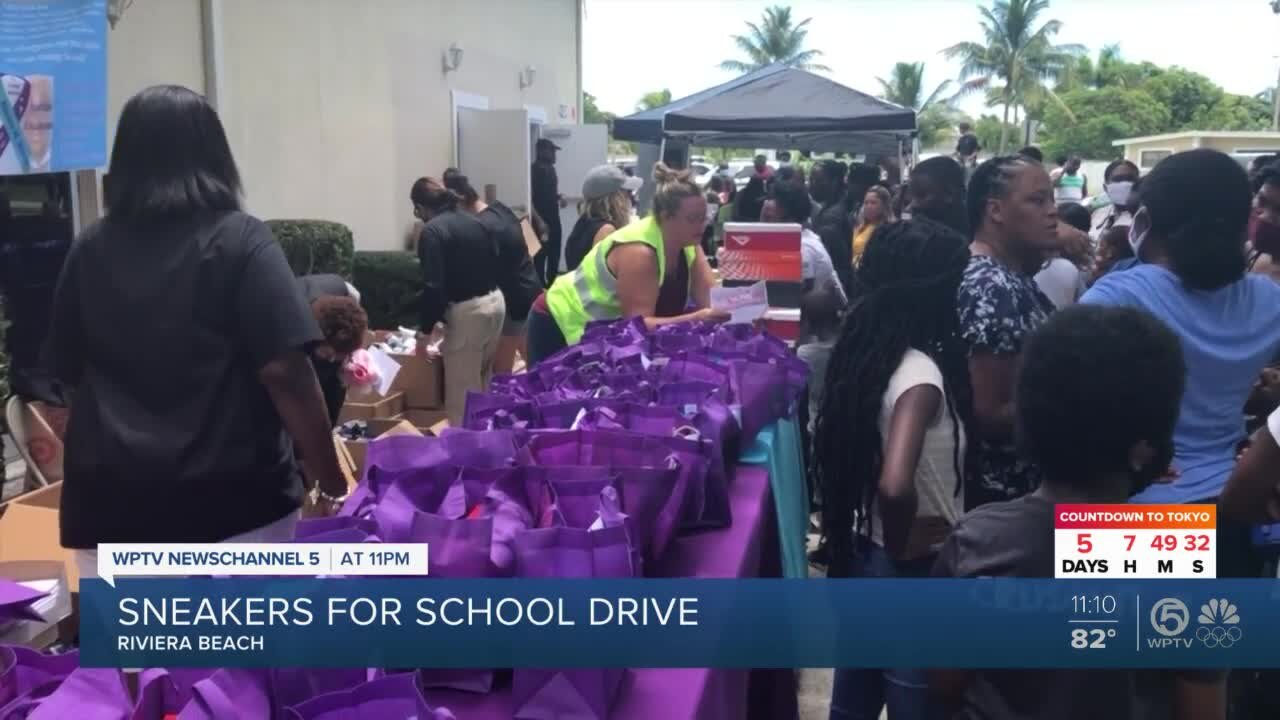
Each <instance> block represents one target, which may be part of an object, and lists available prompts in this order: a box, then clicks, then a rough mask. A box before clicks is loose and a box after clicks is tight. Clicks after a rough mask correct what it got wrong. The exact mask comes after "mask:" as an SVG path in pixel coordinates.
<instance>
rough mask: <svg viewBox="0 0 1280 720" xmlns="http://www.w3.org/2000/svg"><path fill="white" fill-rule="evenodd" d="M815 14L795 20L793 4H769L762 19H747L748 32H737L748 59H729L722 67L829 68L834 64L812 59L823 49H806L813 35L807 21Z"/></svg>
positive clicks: (735, 38) (747, 69) (744, 69)
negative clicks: (796, 21) (825, 63)
mask: <svg viewBox="0 0 1280 720" xmlns="http://www.w3.org/2000/svg"><path fill="white" fill-rule="evenodd" d="M810 20H813V18H805V19H804V20H802V21H800V23H799V24H796V25H792V24H791V8H790V7H789V6H785V7H784V6H782V5H775V6H773V7H770V8H765V11H764V17H763V18H762V22H761V23H760V24H759V25H757V24H755V23H753V22H748V23H747V28H748V29H749V32H748V33H747V34H746V35H734V36H733V42H734V43H735V44H736V45H737V46H738V49H740V50H742V52H744V53H746V56H747V59H746V60H725V61H724V62H722V63H720V69H721V70H730V71H733V72H743V73H745V72H751V71H752V70H759V69H760V68H762V67H765V66H766V65H772V64H773V63H777V62H780V63H785V64H787V65H790V66H792V67H798V68H800V69H801V70H827V71H830V70H831V68H829V67H827V66H826V65H821V64H818V63H815V62H812V61H813V60H814V59H816V58H818V57H819V56H821V55H822V51H821V50H805V49H804V40H805V38H806V37H807V36H808V35H809V31H808V30H806V29H805V25H808V24H809V21H810Z"/></svg>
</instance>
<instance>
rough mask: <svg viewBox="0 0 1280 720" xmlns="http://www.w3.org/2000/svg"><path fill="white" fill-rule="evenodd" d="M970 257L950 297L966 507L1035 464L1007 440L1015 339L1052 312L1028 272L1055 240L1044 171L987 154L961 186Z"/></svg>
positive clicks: (1022, 477) (1021, 485) (1014, 490)
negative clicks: (964, 413)
mask: <svg viewBox="0 0 1280 720" xmlns="http://www.w3.org/2000/svg"><path fill="white" fill-rule="evenodd" d="M967 211H968V220H969V227H970V228H972V229H973V242H972V244H971V245H970V247H969V249H970V251H971V252H972V258H971V259H970V260H969V267H968V268H967V269H966V270H965V274H964V278H963V280H962V281H961V283H960V290H959V294H958V299H957V306H958V312H959V313H960V332H961V335H962V336H963V338H964V340H965V342H967V343H968V346H969V377H970V382H971V384H972V386H973V411H974V428H973V431H974V434H975V437H973V438H972V440H971V442H970V444H969V448H970V452H969V463H968V472H967V473H966V487H965V508H966V509H971V508H974V507H977V506H979V505H982V504H985V503H988V502H995V501H1001V500H1011V499H1013V498H1016V497H1019V496H1021V495H1025V494H1026V493H1028V492H1030V491H1031V490H1034V489H1035V488H1036V486H1037V485H1039V473H1038V471H1037V470H1036V468H1035V467H1034V466H1032V465H1029V464H1028V463H1025V462H1023V461H1021V460H1020V459H1019V458H1018V455H1017V451H1016V450H1015V449H1014V444H1013V387H1014V376H1015V374H1016V370H1017V366H1018V360H1019V357H1020V356H1021V354H1022V347H1023V343H1024V342H1026V339H1027V338H1028V337H1029V336H1030V335H1031V333H1032V332H1033V331H1034V330H1035V329H1036V328H1038V327H1039V326H1040V325H1041V324H1042V323H1043V322H1044V321H1045V320H1046V319H1047V318H1048V316H1049V314H1050V313H1051V312H1053V310H1054V306H1053V303H1052V301H1050V300H1049V298H1048V297H1046V296H1045V294H1044V293H1043V292H1041V291H1040V288H1039V287H1038V286H1037V285H1036V282H1035V274H1036V272H1037V271H1038V270H1039V269H1040V267H1041V266H1042V264H1043V263H1044V259H1045V257H1046V255H1047V254H1048V253H1049V252H1050V251H1053V250H1056V249H1057V246H1058V211H1057V208H1056V206H1055V204H1054V199H1053V185H1052V183H1051V182H1050V181H1049V174H1048V173H1047V172H1045V170H1044V167H1043V166H1041V165H1040V164H1039V163H1036V162H1032V161H1030V160H1027V159H1026V158H1020V157H1012V156H1008V157H996V158H992V159H990V160H988V161H986V162H985V163H983V164H982V165H981V166H979V167H978V169H977V170H976V171H975V172H974V174H973V178H972V180H970V182H969V189H968V200H967Z"/></svg>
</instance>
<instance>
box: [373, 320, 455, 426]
mask: <svg viewBox="0 0 1280 720" xmlns="http://www.w3.org/2000/svg"><path fill="white" fill-rule="evenodd" d="M389 334H390V333H389V331H387V330H377V331H375V332H374V334H373V335H374V341H375V342H380V341H382V340H383V339H384V338H386V337H387V335H389ZM391 358H392V359H393V360H395V361H396V362H398V363H400V372H398V373H396V379H395V380H394V381H393V382H392V383H391V392H393V393H396V392H399V393H404V406H405V408H408V409H411V410H437V409H439V408H441V407H444V361H442V360H441V359H440V358H427V357H423V356H421V355H396V354H391Z"/></svg>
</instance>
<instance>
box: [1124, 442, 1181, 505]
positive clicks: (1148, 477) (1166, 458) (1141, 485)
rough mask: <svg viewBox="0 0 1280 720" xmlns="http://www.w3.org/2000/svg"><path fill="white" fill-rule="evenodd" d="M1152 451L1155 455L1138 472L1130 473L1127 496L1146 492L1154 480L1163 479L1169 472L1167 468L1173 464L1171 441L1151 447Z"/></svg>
mask: <svg viewBox="0 0 1280 720" xmlns="http://www.w3.org/2000/svg"><path fill="white" fill-rule="evenodd" d="M1152 449H1154V450H1155V454H1154V455H1152V456H1151V460H1150V461H1149V462H1148V463H1147V464H1146V465H1143V466H1142V467H1141V468H1139V469H1138V470H1133V471H1130V473H1129V477H1130V489H1129V495H1130V496H1133V495H1137V494H1138V493H1140V492H1142V491H1143V490H1146V489H1147V488H1148V487H1150V486H1151V484H1152V483H1154V482H1155V481H1156V480H1158V479H1160V478H1162V477H1164V475H1165V473H1167V472H1169V466H1170V465H1172V464H1173V440H1172V439H1170V440H1167V441H1165V442H1164V443H1161V444H1159V445H1153V446H1152Z"/></svg>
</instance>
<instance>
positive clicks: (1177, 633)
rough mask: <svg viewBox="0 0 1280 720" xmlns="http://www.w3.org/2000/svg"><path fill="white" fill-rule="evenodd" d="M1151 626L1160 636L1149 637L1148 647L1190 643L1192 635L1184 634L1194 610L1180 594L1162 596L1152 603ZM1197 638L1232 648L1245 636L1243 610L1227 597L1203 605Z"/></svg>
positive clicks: (1215, 645) (1196, 632)
mask: <svg viewBox="0 0 1280 720" xmlns="http://www.w3.org/2000/svg"><path fill="white" fill-rule="evenodd" d="M1150 619H1151V628H1152V629H1153V630H1155V631H1156V633H1157V634H1158V635H1160V636H1161V637H1154V638H1147V647H1150V648H1156V649H1163V648H1177V647H1184V648H1189V647H1191V643H1192V642H1193V640H1192V638H1190V637H1182V634H1183V633H1185V632H1186V630H1187V627H1188V626H1189V625H1191V611H1190V610H1189V609H1188V608H1187V604H1186V603H1184V602H1182V601H1181V600H1179V599H1178V598H1163V599H1161V600H1158V601H1157V602H1156V604H1155V605H1152V606H1151V618H1150ZM1197 622H1198V623H1199V626H1198V627H1197V628H1196V631H1195V634H1194V635H1195V640H1199V641H1200V642H1201V643H1202V644H1203V645H1204V646H1205V647H1207V648H1229V647H1231V646H1233V645H1235V644H1236V643H1238V642H1240V639H1241V638H1242V637H1243V636H1244V632H1243V631H1242V630H1241V629H1240V627H1239V626H1240V612H1239V610H1238V608H1237V607H1236V606H1235V605H1234V604H1233V603H1232V602H1231V601H1230V600H1227V599H1226V598H1215V599H1213V600H1210V601H1209V602H1207V603H1205V604H1203V605H1201V606H1200V613H1199V615H1198V616H1197Z"/></svg>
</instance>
